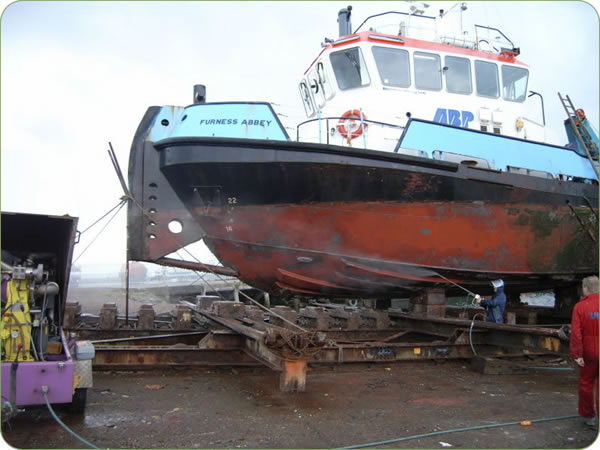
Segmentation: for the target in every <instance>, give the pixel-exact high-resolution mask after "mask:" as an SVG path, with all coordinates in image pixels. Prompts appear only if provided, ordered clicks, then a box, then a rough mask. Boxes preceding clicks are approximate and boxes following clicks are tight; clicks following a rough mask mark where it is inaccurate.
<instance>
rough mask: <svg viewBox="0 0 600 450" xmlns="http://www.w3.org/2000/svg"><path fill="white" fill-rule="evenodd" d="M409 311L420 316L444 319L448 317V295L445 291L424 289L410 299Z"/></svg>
mask: <svg viewBox="0 0 600 450" xmlns="http://www.w3.org/2000/svg"><path fill="white" fill-rule="evenodd" d="M409 311H410V312H411V313H414V314H419V315H425V316H435V317H444V316H445V315H446V293H445V291H444V289H441V288H428V289H424V290H423V291H422V292H420V293H419V294H418V295H416V296H414V297H412V298H411V299H410V302H409Z"/></svg>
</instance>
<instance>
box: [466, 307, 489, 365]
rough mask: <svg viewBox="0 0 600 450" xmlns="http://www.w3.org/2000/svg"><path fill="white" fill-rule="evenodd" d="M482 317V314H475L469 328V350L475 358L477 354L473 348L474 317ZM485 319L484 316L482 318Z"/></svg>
mask: <svg viewBox="0 0 600 450" xmlns="http://www.w3.org/2000/svg"><path fill="white" fill-rule="evenodd" d="M477 316H483V313H477V314H475V315H474V316H473V320H471V326H470V327H469V345H470V346H471V350H472V351H473V355H475V356H477V352H476V351H475V347H474V346H473V335H472V333H473V326H474V325H475V317H477ZM484 319H485V316H484Z"/></svg>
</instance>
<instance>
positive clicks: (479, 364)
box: [471, 355, 528, 375]
mask: <svg viewBox="0 0 600 450" xmlns="http://www.w3.org/2000/svg"><path fill="white" fill-rule="evenodd" d="M471 369H472V370H474V371H475V372H479V373H481V374H484V375H513V374H523V373H527V372H528V369H527V367H526V366H524V365H523V364H519V363H517V362H514V361H506V360H502V359H498V358H489V357H485V356H478V355H475V356H473V358H471Z"/></svg>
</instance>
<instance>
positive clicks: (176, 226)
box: [167, 220, 183, 234]
mask: <svg viewBox="0 0 600 450" xmlns="http://www.w3.org/2000/svg"><path fill="white" fill-rule="evenodd" d="M167 226H168V228H169V231H170V232H171V233H173V234H179V233H181V232H182V231H183V224H182V223H181V222H180V221H179V220H171V221H170V222H169V225H167Z"/></svg>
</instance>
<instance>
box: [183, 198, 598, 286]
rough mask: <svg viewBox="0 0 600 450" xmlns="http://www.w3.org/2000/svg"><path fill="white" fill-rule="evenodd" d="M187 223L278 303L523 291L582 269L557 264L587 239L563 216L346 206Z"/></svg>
mask: <svg viewBox="0 0 600 450" xmlns="http://www.w3.org/2000/svg"><path fill="white" fill-rule="evenodd" d="M194 215H195V216H196V218H197V219H198V221H199V223H200V225H201V226H202V228H203V229H204V230H205V231H206V233H207V236H206V237H205V241H206V242H207V244H208V245H209V247H210V248H211V249H212V251H213V252H214V253H215V254H216V255H217V257H218V258H219V260H220V261H221V262H222V263H223V264H225V265H227V266H229V267H233V268H234V269H235V270H236V271H237V272H238V273H239V276H240V278H242V279H245V280H248V281H249V282H251V283H252V284H253V285H255V286H257V287H260V288H262V289H264V290H266V291H269V292H274V293H278V294H286V293H309V294H314V295H319V294H321V295H342V296H343V295H391V294H394V293H402V292H403V291H405V290H406V289H410V288H417V287H423V286H432V285H433V284H434V283H441V284H448V281H447V280H446V279H445V278H450V279H451V280H452V281H454V282H456V283H459V284H461V285H465V286H473V287H476V286H479V287H481V286H485V285H486V284H487V283H488V281H489V280H490V279H491V278H497V277H504V278H507V279H508V280H510V282H511V283H512V287H513V288H515V289H518V290H527V289H535V288H536V287H541V286H538V285H542V286H543V285H547V283H548V281H549V279H551V278H554V279H555V280H556V282H559V280H565V279H566V278H565V276H566V275H568V274H570V275H572V274H573V272H574V271H581V272H585V271H586V270H588V269H587V265H588V264H589V261H586V258H581V260H580V261H581V264H580V267H573V265H572V261H571V259H570V258H566V257H565V256H564V255H565V254H567V253H569V252H571V251H576V248H578V247H579V246H580V245H582V242H583V241H582V238H585V237H584V236H581V230H579V229H578V228H577V224H576V223H574V222H573V221H572V220H571V218H570V215H571V211H570V210H569V208H568V207H555V208H553V209H552V211H551V212H549V211H548V208H547V207H545V208H541V207H537V208H536V207H534V206H532V205H518V204H514V203H513V204H510V205H503V204H493V205H483V204H479V205H477V204H473V203H465V204H459V203H442V202H439V203H437V202H413V203H392V202H390V203H384V202H368V203H364V202H360V203H359V202H355V203H352V202H347V203H337V204H318V205H310V204H309V205H272V206H235V207H229V208H211V209H202V210H199V211H196V214H194ZM549 217H550V219H549ZM542 221H544V224H543V225H542V224H541V222H542ZM567 278H568V277H567ZM450 286H452V285H450Z"/></svg>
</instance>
